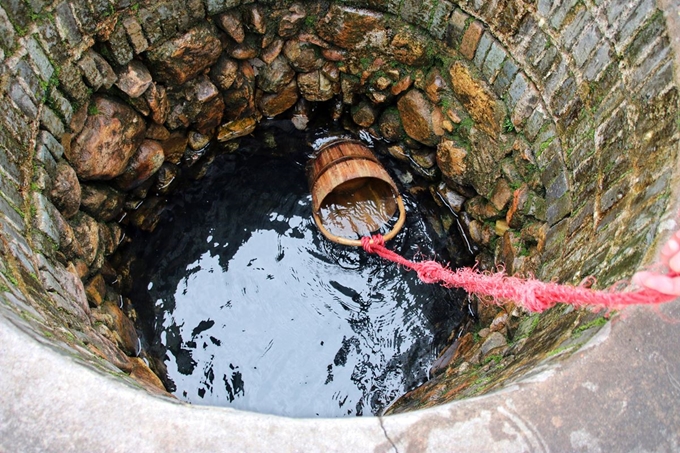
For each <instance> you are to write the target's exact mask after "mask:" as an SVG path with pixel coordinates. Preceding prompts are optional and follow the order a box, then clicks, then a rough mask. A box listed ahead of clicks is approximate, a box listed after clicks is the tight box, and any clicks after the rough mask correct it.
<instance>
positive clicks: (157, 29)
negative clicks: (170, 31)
mask: <svg viewBox="0 0 680 453" xmlns="http://www.w3.org/2000/svg"><path fill="white" fill-rule="evenodd" d="M150 8H151V7H149V8H140V9H139V10H138V11H137V19H138V20H139V23H140V25H141V27H142V29H143V31H144V35H145V37H146V39H147V40H148V41H149V45H154V44H155V43H157V42H158V41H160V40H161V38H163V29H162V28H161V25H160V22H159V20H158V17H157V16H156V14H154V11H153V10H152V9H150Z"/></svg>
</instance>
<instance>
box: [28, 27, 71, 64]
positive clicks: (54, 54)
mask: <svg viewBox="0 0 680 453" xmlns="http://www.w3.org/2000/svg"><path fill="white" fill-rule="evenodd" d="M37 26H38V35H37V36H36V38H37V39H38V40H39V41H40V44H41V45H42V47H43V49H45V52H46V53H47V55H49V56H50V59H51V60H52V61H54V62H56V63H57V64H61V63H62V62H64V61H66V60H67V59H68V58H70V57H69V45H68V44H67V43H66V42H65V41H64V40H62V39H61V36H59V31H58V30H57V27H56V25H55V24H54V23H53V22H52V21H49V20H45V21H42V22H39V23H38V24H37Z"/></svg>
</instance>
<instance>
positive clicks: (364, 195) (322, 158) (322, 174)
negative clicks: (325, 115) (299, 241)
mask: <svg viewBox="0 0 680 453" xmlns="http://www.w3.org/2000/svg"><path fill="white" fill-rule="evenodd" d="M307 178H308V182H309V190H310V192H311V193H312V216H313V217H314V222H315V223H316V226H317V227H318V228H319V231H321V233H322V234H323V235H324V236H326V238H328V239H329V240H331V241H333V242H336V243H338V244H342V245H351V246H356V247H360V246H361V240H360V239H359V238H360V237H362V236H367V235H370V234H371V233H372V232H375V231H377V230H379V229H380V228H382V227H383V226H385V225H386V224H387V223H388V222H389V221H390V220H391V219H392V218H393V217H394V215H395V213H396V211H397V210H399V218H398V219H397V221H396V223H395V224H394V226H393V228H392V229H391V230H390V231H389V232H388V233H387V234H385V235H384V238H385V240H389V239H392V238H393V237H394V236H396V234H397V233H398V232H399V230H400V229H401V227H402V226H403V225H404V221H405V220H406V211H405V209H404V202H403V201H402V199H401V196H400V195H399V191H398V190H397V186H396V184H395V183H394V181H393V180H392V178H391V177H390V175H389V174H388V173H387V171H386V170H385V168H383V166H382V165H381V164H380V162H379V161H378V159H377V158H376V157H375V155H373V152H371V150H370V149H368V148H367V147H366V146H365V145H364V144H363V143H361V142H359V141H356V140H348V139H342V140H339V141H334V142H330V143H326V144H325V145H324V146H323V147H321V149H319V151H318V152H317V154H316V155H315V156H314V157H313V158H312V160H311V161H310V162H309V164H308V165H307Z"/></svg>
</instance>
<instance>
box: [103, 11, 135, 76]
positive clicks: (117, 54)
mask: <svg viewBox="0 0 680 453" xmlns="http://www.w3.org/2000/svg"><path fill="white" fill-rule="evenodd" d="M108 49H109V51H110V52H111V55H112V56H113V59H114V61H113V63H115V64H117V65H120V66H123V65H126V64H128V63H129V62H130V60H132V57H134V52H133V51H132V47H130V44H128V41H127V32H126V31H125V27H123V24H122V23H120V22H118V23H117V24H116V28H115V29H114V30H113V33H111V37H110V38H109V42H108Z"/></svg>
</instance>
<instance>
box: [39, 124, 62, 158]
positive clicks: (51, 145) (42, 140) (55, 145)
mask: <svg viewBox="0 0 680 453" xmlns="http://www.w3.org/2000/svg"><path fill="white" fill-rule="evenodd" d="M41 145H42V146H45V147H46V148H47V149H48V150H49V151H50V153H51V154H52V156H54V158H55V159H61V158H62V157H63V155H64V147H63V146H61V143H59V141H58V140H57V139H56V138H54V136H53V135H52V134H50V133H49V132H47V131H40V133H39V134H38V146H41Z"/></svg>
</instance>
